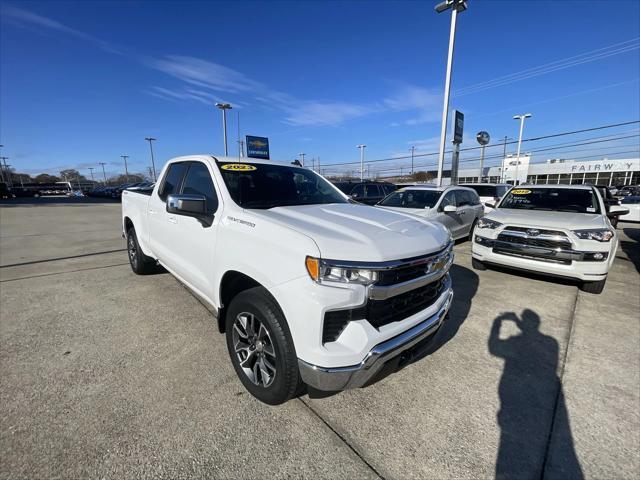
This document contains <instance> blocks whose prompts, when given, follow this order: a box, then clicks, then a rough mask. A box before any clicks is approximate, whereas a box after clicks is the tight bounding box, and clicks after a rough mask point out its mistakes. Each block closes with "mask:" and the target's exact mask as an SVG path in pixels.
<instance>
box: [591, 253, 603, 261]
mask: <svg viewBox="0 0 640 480" xmlns="http://www.w3.org/2000/svg"><path fill="white" fill-rule="evenodd" d="M603 258H604V255H603V254H601V253H594V254H593V259H594V260H602V259H603Z"/></svg>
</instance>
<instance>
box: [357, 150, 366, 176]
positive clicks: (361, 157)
mask: <svg viewBox="0 0 640 480" xmlns="http://www.w3.org/2000/svg"><path fill="white" fill-rule="evenodd" d="M356 147H358V148H359V149H360V181H361V182H362V181H363V180H364V148H365V147H366V145H363V144H360V145H356Z"/></svg>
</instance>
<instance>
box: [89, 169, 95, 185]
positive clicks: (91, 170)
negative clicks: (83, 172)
mask: <svg viewBox="0 0 640 480" xmlns="http://www.w3.org/2000/svg"><path fill="white" fill-rule="evenodd" d="M89 171H90V172H91V181H92V182H95V180H94V179H93V167H89Z"/></svg>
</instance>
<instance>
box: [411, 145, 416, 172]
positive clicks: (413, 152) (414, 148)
mask: <svg viewBox="0 0 640 480" xmlns="http://www.w3.org/2000/svg"><path fill="white" fill-rule="evenodd" d="M415 151H416V147H414V146H413V145H411V175H413V157H414V154H415Z"/></svg>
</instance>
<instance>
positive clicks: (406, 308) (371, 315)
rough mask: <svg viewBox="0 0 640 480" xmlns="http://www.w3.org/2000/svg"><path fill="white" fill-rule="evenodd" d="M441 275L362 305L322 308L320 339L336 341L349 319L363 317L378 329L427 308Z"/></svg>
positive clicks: (440, 286) (438, 291)
mask: <svg viewBox="0 0 640 480" xmlns="http://www.w3.org/2000/svg"><path fill="white" fill-rule="evenodd" d="M445 277H446V276H445ZM445 277H442V278H440V279H439V280H437V281H435V282H432V283H429V284H427V285H425V286H423V287H420V288H416V289H414V290H411V291H409V292H406V293H402V294H400V295H396V296H395V297H391V298H388V299H386V300H369V301H368V302H367V304H366V305H364V306H362V307H358V308H351V309H347V310H334V311H329V312H326V313H325V314H324V323H323V328H322V342H323V343H327V342H334V341H336V340H337V338H338V337H339V336H340V334H341V333H342V331H343V330H344V329H345V328H346V326H347V324H348V323H349V322H350V321H352V320H364V319H366V320H367V321H368V322H369V323H370V324H371V325H372V326H373V327H374V328H376V329H379V328H380V327H383V326H384V325H388V324H390V323H393V322H398V321H400V320H404V319H405V318H407V317H410V316H411V315H414V314H416V313H418V312H420V311H421V310H424V309H426V308H429V307H430V306H431V305H433V303H434V302H435V301H436V300H437V299H438V298H439V297H440V295H441V294H442V291H443V287H444V283H445Z"/></svg>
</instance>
